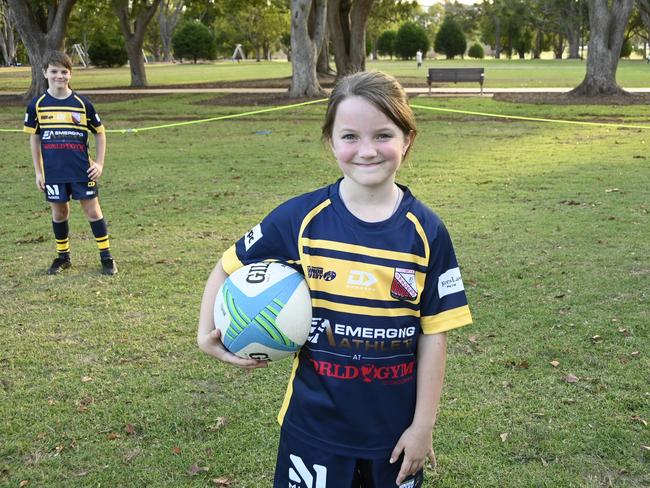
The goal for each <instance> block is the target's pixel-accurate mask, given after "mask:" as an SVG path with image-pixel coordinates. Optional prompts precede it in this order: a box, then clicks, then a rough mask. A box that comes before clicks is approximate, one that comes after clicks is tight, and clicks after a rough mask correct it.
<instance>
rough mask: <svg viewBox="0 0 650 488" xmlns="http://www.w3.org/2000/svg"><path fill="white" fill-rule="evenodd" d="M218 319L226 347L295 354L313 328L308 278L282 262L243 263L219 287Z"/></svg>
mask: <svg viewBox="0 0 650 488" xmlns="http://www.w3.org/2000/svg"><path fill="white" fill-rule="evenodd" d="M214 323H215V326H216V327H217V328H219V329H221V339H222V341H223V344H224V346H226V348H227V349H228V350H229V351H230V352H232V353H234V354H236V355H237V356H240V357H243V358H252V359H260V360H265V361H275V360H277V359H281V358H283V357H286V356H290V355H292V354H293V353H294V352H296V351H297V350H298V349H300V348H301V347H302V345H303V344H304V343H305V342H306V341H307V336H308V335H309V331H310V329H311V296H310V294H309V288H308V287H307V282H306V281H305V279H304V278H303V276H302V275H301V274H300V273H298V272H297V271H296V270H294V269H293V268H291V267H290V266H287V265H285V264H282V263H278V262H259V263H253V264H249V265H247V266H244V267H242V268H239V269H238V270H237V271H235V272H234V273H232V274H231V275H230V276H229V277H228V278H227V279H226V281H225V282H224V283H223V285H222V286H221V288H220V289H219V293H218V294H217V298H216V301H215V304H214Z"/></svg>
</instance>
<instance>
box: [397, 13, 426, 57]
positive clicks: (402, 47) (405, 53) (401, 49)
mask: <svg viewBox="0 0 650 488" xmlns="http://www.w3.org/2000/svg"><path fill="white" fill-rule="evenodd" d="M394 46H395V47H394V49H395V54H397V56H399V57H400V58H402V59H412V58H414V57H415V53H416V52H418V49H419V50H420V51H422V52H423V53H426V52H427V51H428V50H429V38H428V37H427V33H426V31H425V30H424V29H423V28H422V27H420V26H419V25H418V24H416V23H415V22H406V23H405V24H402V26H401V27H400V28H399V29H398V31H397V35H396V36H395V44H394Z"/></svg>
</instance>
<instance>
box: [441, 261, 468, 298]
mask: <svg viewBox="0 0 650 488" xmlns="http://www.w3.org/2000/svg"><path fill="white" fill-rule="evenodd" d="M464 289H465V286H464V285H463V279H462V278H461V276H460V269H459V268H451V269H449V270H447V271H445V272H444V273H442V274H441V275H440V277H439V278H438V296H439V297H440V298H442V297H445V296H447V295H451V294H452V293H458V292H459V291H463V290H464Z"/></svg>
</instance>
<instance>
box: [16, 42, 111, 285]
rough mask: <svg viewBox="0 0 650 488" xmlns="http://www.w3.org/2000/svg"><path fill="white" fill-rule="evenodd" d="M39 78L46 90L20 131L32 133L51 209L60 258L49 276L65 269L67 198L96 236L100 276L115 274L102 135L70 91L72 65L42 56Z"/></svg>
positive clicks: (87, 107)
mask: <svg viewBox="0 0 650 488" xmlns="http://www.w3.org/2000/svg"><path fill="white" fill-rule="evenodd" d="M43 76H44V77H45V78H46V79H47V81H48V85H49V88H48V89H47V91H46V92H45V93H43V94H42V95H39V96H37V97H35V98H34V99H33V100H32V101H31V102H30V104H29V105H28V107H27V113H26V114H25V126H24V131H25V132H27V133H28V134H30V138H29V144H30V147H31V151H32V160H33V162H34V171H35V172H36V187H37V188H38V189H39V190H40V191H42V192H44V193H45V200H46V201H48V202H49V204H50V207H51V208H52V228H53V230H54V238H55V240H56V250H57V253H58V256H57V257H56V259H54V261H53V262H52V265H51V266H50V268H49V269H48V270H47V274H51V275H54V274H58V273H60V272H61V271H62V270H64V269H67V268H69V267H70V266H71V265H72V263H71V261H70V240H69V237H68V234H69V228H68V216H69V214H70V204H69V201H70V197H72V198H74V199H75V200H79V203H80V204H81V208H83V210H84V213H85V214H86V217H87V218H88V221H89V223H90V228H91V229H92V232H93V234H94V236H95V241H96V242H97V247H98V248H99V256H100V259H101V264H102V273H103V274H105V275H114V274H115V273H117V266H116V265H115V261H113V257H112V256H111V251H110V247H109V242H108V228H107V226H106V220H105V219H104V216H103V214H102V209H101V207H100V206H99V199H98V197H97V195H98V186H97V180H98V179H99V177H100V176H101V174H102V171H103V169H104V154H105V152H106V135H105V133H104V126H103V125H102V122H101V120H100V119H99V115H97V113H96V112H95V109H94V107H93V106H92V104H91V103H90V102H89V101H88V100H87V99H86V98H84V97H82V96H80V95H78V94H76V93H75V92H73V91H72V90H71V89H70V86H69V83H70V78H71V76H72V61H71V60H70V58H69V57H68V56H67V55H66V54H64V53H62V52H58V51H52V52H50V53H48V54H47V55H46V56H45V60H44V63H43ZM88 132H92V133H93V134H94V135H95V144H96V149H95V160H94V161H93V160H92V159H90V157H89V156H88Z"/></svg>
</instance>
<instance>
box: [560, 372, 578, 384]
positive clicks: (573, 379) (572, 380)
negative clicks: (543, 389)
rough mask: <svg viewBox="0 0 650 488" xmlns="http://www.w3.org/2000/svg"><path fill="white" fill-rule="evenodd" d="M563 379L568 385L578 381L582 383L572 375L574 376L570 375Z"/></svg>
mask: <svg viewBox="0 0 650 488" xmlns="http://www.w3.org/2000/svg"><path fill="white" fill-rule="evenodd" d="M562 379H563V380H564V381H566V382H567V383H577V382H578V381H580V379H579V378H578V377H577V376H575V375H572V374H568V375H566V376H563V377H562Z"/></svg>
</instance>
